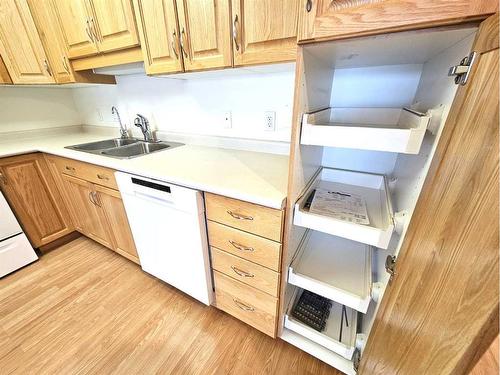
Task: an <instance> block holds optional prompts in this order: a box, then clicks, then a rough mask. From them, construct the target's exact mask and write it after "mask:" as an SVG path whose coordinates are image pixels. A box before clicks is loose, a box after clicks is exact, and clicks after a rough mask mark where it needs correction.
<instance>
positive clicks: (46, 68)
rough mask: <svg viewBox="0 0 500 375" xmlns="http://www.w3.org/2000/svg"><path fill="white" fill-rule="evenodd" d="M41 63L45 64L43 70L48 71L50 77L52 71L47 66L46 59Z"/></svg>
mask: <svg viewBox="0 0 500 375" xmlns="http://www.w3.org/2000/svg"><path fill="white" fill-rule="evenodd" d="M43 65H44V66H45V70H46V71H47V73H49V76H51V77H52V72H51V71H50V66H49V62H48V61H47V59H44V60H43Z"/></svg>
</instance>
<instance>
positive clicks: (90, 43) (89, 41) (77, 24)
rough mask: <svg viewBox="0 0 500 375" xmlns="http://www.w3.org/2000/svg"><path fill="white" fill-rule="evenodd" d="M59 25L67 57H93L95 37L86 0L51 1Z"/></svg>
mask: <svg viewBox="0 0 500 375" xmlns="http://www.w3.org/2000/svg"><path fill="white" fill-rule="evenodd" d="M53 2H54V5H55V8H56V11H57V15H58V20H59V25H60V26H61V30H62V33H63V37H64V41H65V43H66V48H67V50H68V57H69V58H75V57H83V56H89V55H95V54H97V53H98V52H99V49H98V48H97V35H96V33H95V28H92V26H95V24H94V25H92V24H91V23H90V21H91V18H90V15H89V14H90V13H89V6H90V5H89V4H88V3H87V1H86V0H53Z"/></svg>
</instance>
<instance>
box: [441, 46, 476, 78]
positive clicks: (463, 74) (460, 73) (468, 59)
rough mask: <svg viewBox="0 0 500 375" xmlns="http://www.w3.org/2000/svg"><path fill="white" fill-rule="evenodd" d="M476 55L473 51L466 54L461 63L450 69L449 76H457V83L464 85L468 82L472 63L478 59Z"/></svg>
mask: <svg viewBox="0 0 500 375" xmlns="http://www.w3.org/2000/svg"><path fill="white" fill-rule="evenodd" d="M476 56H477V53H476V52H471V54H470V55H469V56H465V57H464V58H463V59H462V61H460V64H458V65H455V66H452V67H451V68H450V70H449V71H448V76H450V77H453V76H455V83H456V84H457V85H462V86H464V85H465V84H467V80H468V79H469V74H470V71H471V68H472V65H473V64H474V62H475V61H476Z"/></svg>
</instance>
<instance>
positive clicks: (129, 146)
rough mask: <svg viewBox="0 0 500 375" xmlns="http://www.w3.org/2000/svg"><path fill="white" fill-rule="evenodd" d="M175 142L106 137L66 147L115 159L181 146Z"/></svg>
mask: <svg viewBox="0 0 500 375" xmlns="http://www.w3.org/2000/svg"><path fill="white" fill-rule="evenodd" d="M182 145H183V144H182V143H177V142H145V141H141V140H139V139H121V138H116V139H106V140H104V141H97V142H89V143H82V144H78V145H73V146H67V147H66V148H69V149H72V150H77V151H83V152H88V153H91V154H98V155H103V156H109V157H112V158H117V159H130V158H134V157H137V156H142V155H147V154H151V153H153V152H158V151H162V150H167V149H171V148H174V147H179V146H182Z"/></svg>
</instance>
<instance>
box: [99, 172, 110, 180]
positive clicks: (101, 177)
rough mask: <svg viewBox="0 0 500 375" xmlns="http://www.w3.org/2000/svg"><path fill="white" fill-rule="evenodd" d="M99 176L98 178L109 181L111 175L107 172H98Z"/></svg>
mask: <svg viewBox="0 0 500 375" xmlns="http://www.w3.org/2000/svg"><path fill="white" fill-rule="evenodd" d="M97 178H98V179H99V180H106V181H109V177H108V176H106V175H105V174H102V173H98V174H97Z"/></svg>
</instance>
